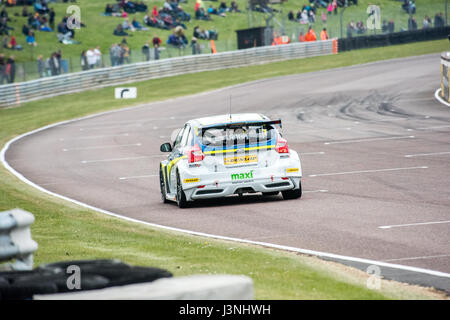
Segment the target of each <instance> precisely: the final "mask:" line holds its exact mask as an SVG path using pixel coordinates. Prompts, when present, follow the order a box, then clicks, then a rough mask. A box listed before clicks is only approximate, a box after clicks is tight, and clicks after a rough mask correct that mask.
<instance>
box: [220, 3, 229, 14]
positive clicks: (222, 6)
mask: <svg viewBox="0 0 450 320" xmlns="http://www.w3.org/2000/svg"><path fill="white" fill-rule="evenodd" d="M218 10H219V12H228V11H230V8H228V7H227V3H226V2H225V1H222V2H221V3H220V5H219V9H218Z"/></svg>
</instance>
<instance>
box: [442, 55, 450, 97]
mask: <svg viewBox="0 0 450 320" xmlns="http://www.w3.org/2000/svg"><path fill="white" fill-rule="evenodd" d="M449 79H450V52H444V53H442V54H441V97H442V98H443V99H444V100H445V101H447V102H450V92H449V85H448V81H449Z"/></svg>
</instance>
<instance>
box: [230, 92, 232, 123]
mask: <svg viewBox="0 0 450 320" xmlns="http://www.w3.org/2000/svg"><path fill="white" fill-rule="evenodd" d="M231 121H232V119H231V93H230V122H231Z"/></svg>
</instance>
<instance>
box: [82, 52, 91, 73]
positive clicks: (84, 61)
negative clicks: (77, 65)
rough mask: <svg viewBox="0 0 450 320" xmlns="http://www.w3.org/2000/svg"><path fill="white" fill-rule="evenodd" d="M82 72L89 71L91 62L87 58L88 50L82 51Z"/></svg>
mask: <svg viewBox="0 0 450 320" xmlns="http://www.w3.org/2000/svg"><path fill="white" fill-rule="evenodd" d="M80 59H81V70H83V71H85V70H89V62H88V59H87V56H86V50H83V51H81V56H80Z"/></svg>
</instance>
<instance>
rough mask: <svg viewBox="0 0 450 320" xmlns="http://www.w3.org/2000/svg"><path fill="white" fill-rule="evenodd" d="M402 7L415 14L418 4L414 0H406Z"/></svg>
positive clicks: (408, 12)
mask: <svg viewBox="0 0 450 320" xmlns="http://www.w3.org/2000/svg"><path fill="white" fill-rule="evenodd" d="M402 9H403V10H405V12H406V13H407V14H415V13H416V4H415V3H414V0H404V1H403V4H402Z"/></svg>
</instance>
